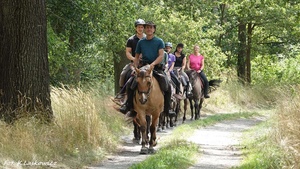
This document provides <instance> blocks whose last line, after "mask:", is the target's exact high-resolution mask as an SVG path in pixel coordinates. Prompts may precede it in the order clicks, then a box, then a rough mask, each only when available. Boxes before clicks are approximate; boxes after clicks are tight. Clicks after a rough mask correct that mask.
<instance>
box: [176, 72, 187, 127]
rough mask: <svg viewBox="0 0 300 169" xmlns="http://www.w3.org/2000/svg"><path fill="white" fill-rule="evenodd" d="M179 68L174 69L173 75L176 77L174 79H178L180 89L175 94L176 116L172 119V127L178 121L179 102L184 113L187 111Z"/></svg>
mask: <svg viewBox="0 0 300 169" xmlns="http://www.w3.org/2000/svg"><path fill="white" fill-rule="evenodd" d="M180 70H181V68H177V69H176V68H174V70H173V71H174V74H175V75H176V77H177V78H178V80H179V81H180V87H179V94H175V95H174V96H175V98H176V108H175V113H176V116H175V119H174V125H175V126H176V125H177V121H178V116H179V113H180V111H181V100H183V101H184V105H185V106H184V111H186V109H187V106H186V105H187V100H188V98H187V97H186V95H185V93H184V86H183V84H182V78H183V76H182V74H181V71H180Z"/></svg>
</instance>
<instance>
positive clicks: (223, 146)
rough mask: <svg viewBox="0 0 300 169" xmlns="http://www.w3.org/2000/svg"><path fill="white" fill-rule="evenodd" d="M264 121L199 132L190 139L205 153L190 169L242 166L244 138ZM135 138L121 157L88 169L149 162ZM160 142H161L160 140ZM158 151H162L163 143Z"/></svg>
mask: <svg viewBox="0 0 300 169" xmlns="http://www.w3.org/2000/svg"><path fill="white" fill-rule="evenodd" d="M262 120H263V119H260V118H251V119H238V120H231V121H223V122H220V123H218V124H216V125H213V126H208V127H205V128H200V129H197V130H195V132H194V134H193V135H192V136H191V137H190V138H189V139H188V140H189V141H192V142H194V143H196V144H198V145H199V146H200V151H201V152H202V153H201V154H202V155H201V156H199V158H198V161H197V162H196V164H195V165H193V166H192V167H190V169H196V168H197V169H198V168H201V169H227V168H231V167H234V166H238V165H239V164H240V163H241V160H242V153H241V151H240V148H241V147H240V137H241V135H242V132H243V131H245V130H247V129H249V128H251V127H253V126H254V125H256V124H258V123H259V122H261V121H262ZM172 131H173V129H172V128H171V129H166V130H165V131H163V132H158V133H157V135H158V137H159V139H163V138H164V137H165V136H166V135H169V134H171V133H172ZM132 137H133V136H127V137H124V138H123V140H124V145H123V146H122V147H121V149H120V152H119V153H118V154H117V155H112V156H108V158H107V159H106V160H105V161H103V162H102V163H101V164H99V165H95V166H93V167H88V169H127V168H129V167H130V166H131V165H133V164H135V163H139V162H141V161H143V160H145V159H146V158H147V157H148V156H149V155H140V154H139V152H140V148H141V145H138V144H136V143H135V142H133V140H132ZM158 141H159V140H158ZM156 149H159V142H158V146H157V147H156Z"/></svg>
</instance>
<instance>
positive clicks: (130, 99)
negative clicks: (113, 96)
mask: <svg viewBox="0 0 300 169" xmlns="http://www.w3.org/2000/svg"><path fill="white" fill-rule="evenodd" d="M133 96H134V90H132V89H131V88H130V87H128V88H127V97H128V98H127V100H126V102H125V103H124V104H123V105H122V106H121V108H120V112H122V113H123V114H126V113H127V112H128V111H129V110H131V109H133Z"/></svg>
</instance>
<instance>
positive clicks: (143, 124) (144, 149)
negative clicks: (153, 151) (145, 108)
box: [138, 113, 148, 154]
mask: <svg viewBox="0 0 300 169" xmlns="http://www.w3.org/2000/svg"><path fill="white" fill-rule="evenodd" d="M138 119H139V122H140V131H141V134H142V148H141V151H140V154H147V153H148V148H147V147H146V143H147V141H146V140H147V131H146V130H147V121H146V116H145V115H144V114H143V113H141V114H138Z"/></svg>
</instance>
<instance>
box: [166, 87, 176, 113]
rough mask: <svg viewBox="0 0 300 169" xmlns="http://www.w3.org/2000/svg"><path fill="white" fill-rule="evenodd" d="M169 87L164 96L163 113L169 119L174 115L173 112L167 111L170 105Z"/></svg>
mask: <svg viewBox="0 0 300 169" xmlns="http://www.w3.org/2000/svg"><path fill="white" fill-rule="evenodd" d="M171 94H172V93H171V86H168V90H167V91H165V94H164V112H165V114H167V115H168V116H170V117H173V116H175V115H176V113H175V112H173V111H169V110H170V103H171Z"/></svg>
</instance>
